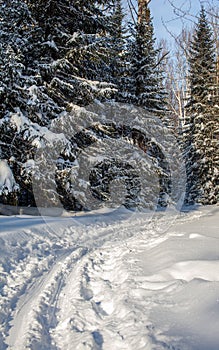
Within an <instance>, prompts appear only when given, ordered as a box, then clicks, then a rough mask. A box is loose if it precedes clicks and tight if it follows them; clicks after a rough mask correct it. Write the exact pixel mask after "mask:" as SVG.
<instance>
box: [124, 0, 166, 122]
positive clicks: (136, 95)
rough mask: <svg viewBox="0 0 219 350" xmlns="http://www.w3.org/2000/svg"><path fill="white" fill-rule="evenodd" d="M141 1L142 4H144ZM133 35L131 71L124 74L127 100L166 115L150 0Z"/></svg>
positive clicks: (129, 62)
mask: <svg viewBox="0 0 219 350" xmlns="http://www.w3.org/2000/svg"><path fill="white" fill-rule="evenodd" d="M140 5H141V4H140V2H139V6H140ZM143 5H144V6H143V8H141V10H142V11H141V12H140V11H139V12H140V15H139V17H138V22H137V24H136V28H135V32H134V34H133V39H131V40H130V42H129V44H128V50H129V57H128V65H127V68H128V72H126V75H125V77H124V87H125V89H124V90H123V96H124V100H127V99H128V100H129V101H130V102H131V103H134V104H136V105H139V106H141V107H143V108H145V109H146V110H147V111H149V112H152V113H153V114H155V115H158V116H160V117H162V116H163V115H164V114H165V112H166V107H165V106H166V103H165V97H166V94H165V92H164V88H163V86H162V81H163V76H162V72H161V70H160V69H159V67H158V64H157V61H158V52H159V50H157V49H155V38H154V29H153V23H152V19H151V15H150V10H149V8H148V5H147V2H146V1H144V4H143Z"/></svg>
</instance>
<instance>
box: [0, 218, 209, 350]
mask: <svg viewBox="0 0 219 350" xmlns="http://www.w3.org/2000/svg"><path fill="white" fill-rule="evenodd" d="M201 215H203V214H202V213H201V212H196V213H195V214H194V213H192V214H191V215H190V214H184V215H181V217H180V218H179V223H182V224H183V223H184V222H188V221H192V220H195V219H197V218H198V217H200V216H201ZM3 220H5V223H6V224H9V221H10V218H4V219H3ZM19 220H20V221H19ZM28 220H30V219H27V220H26V221H23V219H19V218H15V223H17V224H18V225H17V226H14V228H13V227H12V226H11V229H9V232H8V233H4V232H3V233H2V234H0V240H1V247H2V248H1V267H0V268H1V270H0V287H1V299H0V307H1V311H0V323H1V339H0V349H1V350H4V349H7V350H24V349H31V350H72V349H75V350H83V349H84V350H85V349H93V350H102V349H104V350H117V349H118V350H123V349H124V350H125V349H130V350H141V349H144V350H151V349H155V350H158V349H172V350H174V349H175V350H178V349H180V350H181V348H179V347H174V345H173V346H171V345H168V337H165V336H164V335H161V334H160V333H159V331H158V330H157V329H156V328H155V327H154V326H153V324H152V322H151V320H150V317H149V315H150V310H151V308H152V307H153V306H154V305H155V306H156V305H158V304H159V303H162V302H164V304H165V302H166V300H167V296H166V295H167V294H168V293H171V292H173V291H175V290H178V289H179V290H180V288H181V287H182V286H183V285H184V283H185V281H189V280H190V279H192V276H190V275H188V273H187V272H184V270H186V271H188V270H189V269H190V267H191V269H193V270H194V266H193V265H192V264H193V262H192V261H191V262H187V266H186V265H185V264H184V265H183V263H180V262H179V263H177V262H176V264H175V265H174V267H173V269H171V271H168V269H167V270H164V271H163V272H162V275H161V276H160V275H159V274H157V275H156V274H154V275H152V276H144V275H143V274H142V270H141V268H140V267H139V264H138V258H137V256H138V255H137V254H141V252H145V251H147V250H149V249H151V248H153V247H156V246H157V245H158V244H160V243H162V242H163V241H165V240H166V239H167V238H168V237H170V235H174V234H173V233H170V232H169V231H166V232H165V231H164V230H163V226H162V225H163V224H164V223H162V224H161V230H159V225H158V226H157V227H156V230H155V229H154V227H153V224H152V225H151V224H150V223H149V222H147V221H145V218H144V217H139V218H135V219H133V220H127V221H118V222H115V223H109V224H107V223H102V224H98V223H95V222H94V223H92V224H91V225H78V226H77V225H75V223H72V222H71V220H67V219H66V220H64V221H62V222H59V221H58V220H51V221H50V223H49V225H46V224H45V223H43V220H40V219H36V220H35V221H36V222H35V225H33V226H31V220H30V221H29V223H30V227H29V228H28V225H27V227H25V225H24V224H23V222H26V224H27V221H28ZM33 220H34V219H33ZM166 220H168V219H167V218H166ZM19 223H20V226H19ZM6 226H7V225H6ZM9 226H10V225H9ZM16 227H17V228H16ZM175 235H176V236H177V234H175ZM195 238H196V236H191V239H195ZM188 264H190V265H191V266H189V267H188ZM200 264H203V262H200ZM209 264H211V262H210V263H209ZM195 266H197V265H195ZM205 267H206V266H205ZM174 271H175V272H174ZM174 273H175V274H174ZM186 273H187V275H186ZM166 276H170V277H171V278H166ZM195 277H196V276H195ZM202 277H203V278H204V276H201V278H202ZM213 277H215V276H212V278H213ZM168 306H170V305H168ZM173 306H174V305H173ZM147 315H148V317H147ZM182 349H183V350H184V349H187V348H186V347H184V348H182Z"/></svg>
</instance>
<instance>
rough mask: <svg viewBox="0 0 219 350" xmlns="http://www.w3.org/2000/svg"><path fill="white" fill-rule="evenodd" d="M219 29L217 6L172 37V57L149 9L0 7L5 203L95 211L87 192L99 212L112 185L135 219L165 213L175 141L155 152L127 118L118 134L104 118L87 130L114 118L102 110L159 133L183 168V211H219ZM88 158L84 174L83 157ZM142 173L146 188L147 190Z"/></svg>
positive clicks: (111, 0)
mask: <svg viewBox="0 0 219 350" xmlns="http://www.w3.org/2000/svg"><path fill="white" fill-rule="evenodd" d="M152 1H153V0H152ZM127 9H128V11H129V13H128V14H127ZM218 24H219V7H218V8H214V9H212V8H211V7H210V6H207V5H206V7H203V6H200V12H199V14H198V16H197V17H195V18H194V23H193V24H192V26H189V27H186V26H185V27H184V28H183V29H182V32H181V33H180V35H178V36H174V33H173V36H174V49H172V48H170V47H169V43H168V41H167V40H165V39H163V40H159V41H158V40H156V36H155V33H154V27H153V18H152V15H151V12H150V1H148V0H139V1H138V2H137V1H136V2H134V0H133V2H132V1H127V7H126V10H125V9H124V3H123V2H122V1H120V0H107V1H105V0H98V1H95V0H86V1H83V0H79V1H67V0H64V1H63V0H62V1H59V0H57V1H51V0H48V1H46V2H44V1H41V0H38V1H35V0H24V1H20V0H10V1H7V0H5V1H0V106H1V107H0V204H2V205H9V206H24V207H36V206H40V207H49V206H52V207H59V206H60V203H61V205H63V207H64V208H65V209H66V210H73V211H78V210H86V209H90V208H92V209H93V207H92V206H89V203H88V202H89V201H88V200H87V199H86V200H85V199H84V198H85V197H86V194H87V187H88V186H90V189H91V192H92V198H93V200H94V202H95V200H97V201H98V205H99V206H100V203H103V205H104V202H105V201H107V200H109V197H110V195H112V191H113V189H112V188H111V187H110V183H111V182H112V180H115V182H116V181H117V180H119V179H122V180H123V182H124V187H125V189H124V190H125V192H126V195H125V200H124V202H123V203H122V204H123V205H125V206H126V207H127V208H131V207H134V206H138V205H139V203H140V205H143V206H145V207H147V208H151V205H153V204H154V203H155V202H156V204H157V205H158V206H159V207H161V208H162V207H164V208H165V207H166V206H167V205H168V201H169V200H170V199H169V197H170V196H169V194H170V193H171V188H172V186H173V184H172V181H173V180H172V177H173V174H171V171H170V169H169V165H168V161H167V159H166V157H165V152H164V150H163V146H162V145H163V144H164V145H166V146H164V147H169V146H168V143H167V144H166V143H165V142H166V138H167V137H165V140H164V142H163V141H162V142H163V143H162V142H161V143H160V144H159V142H156V140H154V139H153V137H152V136H153V133H152V134H150V135H148V134H147V132H144V130H143V129H141V128H137V127H136V126H135V123H131V124H130V122H129V121H128V119H127V122H124V123H122V122H120V123H118V124H116V123H115V122H111V123H110V122H109V121H108V119H106V118H105V117H104V116H103V117H101V118H102V119H101V118H100V119H101V122H100V121H99V122H96V123H93V124H92V123H91V125H90V126H88V127H87V126H86V125H87V124H86V123H85V119H86V121H87V120H88V119H89V118H91V119H92V115H94V114H95V113H97V114H98V113H99V114H101V113H103V114H104V113H108V112H106V111H105V109H104V108H105V106H107V108H108V109H109V108H110V110H112V109H113V110H114V111H118V113H119V111H120V108H122V110H125V109H127V110H129V109H128V108H129V107H128V106H131V107H132V109H133V110H136V111H138V110H141V111H143V114H144V118H145V119H146V121H145V123H146V124H147V130H151V129H153V128H154V129H157V126H156V125H159V130H160V133H161V132H163V134H164V135H168V142H169V143H171V147H172V148H174V147H177V149H179V150H180V152H179V153H180V156H182V159H179V158H178V161H179V162H180V163H181V162H182V163H184V164H185V178H186V184H185V196H184V198H183V201H184V204H186V205H193V204H195V203H200V204H204V205H206V204H207V205H208V204H216V203H217V202H218V200H219V25H218ZM89 106H92V107H91V108H90V107H89ZM118 106H120V107H118ZM121 106H122V107H121ZM117 107H118V108H117ZM96 111H99V112H96ZM136 113H137V112H136ZM147 116H148V117H147ZM135 117H136V114H135V113H133V120H134V119H135ZM89 120H90V119H89ZM93 120H95V118H94V119H93ZM104 120H106V121H105V122H104ZM123 120H124V121H125V117H124V119H123ZM154 120H158V121H157V122H156V123H155V122H154ZM78 123H79V124H80V125H84V127H83V128H82V129H80V128H78V129H77V126H78V125H79V124H78ZM83 123H84V124H83ZM154 123H155V124H154ZM63 125H65V128H62V126H63ZM73 125H74V127H73ZM66 128H67V132H66V133H65V132H64V131H63V130H65V129H66ZM151 135H152V136H151ZM171 138H173V140H174V142H171V140H172V139H171ZM108 140H109V142H110V141H111V143H108V144H107V145H108V146H107V147H108V148H107V149H106V148H105V146H104V145H105V143H106V141H108ZM121 140H123V141H124V140H125V142H123V143H122V144H120V141H121ZM96 141H98V147H99V148H98V149H97V147H96V148H95V143H96ZM113 144H115V147H116V148H119V147H121V145H123V146H122V148H123V149H122V155H121V157H120V158H118V157H116V156H114V157H111V159H110V157H107V156H106V155H108V154H110V152H111V153H113V151H112V150H113V148H112V147H113ZM132 145H134V146H137V148H138V149H139V152H142V154H143V153H144V154H146V155H147V157H148V158H147V159H148V162H150V164H152V166H151V168H150V169H152V170H151V172H152V174H155V175H154V176H157V177H158V179H159V180H158V184H156V185H154V184H153V185H151V186H150V174H149V172H150V171H149V169H148V168H147V169H146V166H145V165H144V164H143V165H142V164H141V160H138V159H137V160H136V161H135V163H133V164H135V165H131V164H129V162H128V160H127V159H128V156H127V158H126V154H129V153H130V152H131V151H130V147H131V146H132ZM88 148H89V150H90V151H89V152H90V153H89V157H88V159H87V164H88V163H89V161H90V162H91V161H93V163H92V167H91V171H90V173H89V174H88V175H87V174H86V172H87V170H86V167H85V168H83V169H82V170H81V169H79V168H80V164H79V163H78V161H77V158H78V155H79V154H82V156H83V154H84V153H86V152H85V151H86V150H87V149H88ZM54 149H56V150H57V149H58V150H59V151H58V153H57V152H54V153H53V152H52V151H53V150H54ZM172 151H173V152H174V150H171V152H172ZM98 152H99V156H98ZM45 154H46V155H48V154H49V157H48V156H46V157H45ZM82 156H81V157H82ZM104 156H105V157H104ZM111 156H112V154H111ZM94 158H95V159H94ZM85 164H86V160H85ZM138 167H139V169H141V170H140V172H141V174H142V173H145V174H146V175H145V177H146V178H147V181H146V184H145V188H143V189H142V188H141V187H142V184H140V180H139V177H138V176H139V175H138V174H139V173H137V168H138ZM85 175H86V176H85ZM83 176H85V177H84V179H83ZM152 176H153V175H152ZM175 177H177V179H178V181H179V183H180V179H179V178H181V175H179V176H175ZM33 178H34V181H33ZM85 178H86V179H85ZM85 180H86V181H85ZM76 184H77V186H76ZM143 187H144V182H143ZM157 187H158V188H157ZM114 191H117V189H115V190H114ZM141 191H143V192H144V191H145V193H146V195H145V197H144V200H141V199H139V193H140V192H141ZM173 197H174V196H173ZM172 200H174V198H172ZM94 204H95V203H94ZM101 205H102V204H101Z"/></svg>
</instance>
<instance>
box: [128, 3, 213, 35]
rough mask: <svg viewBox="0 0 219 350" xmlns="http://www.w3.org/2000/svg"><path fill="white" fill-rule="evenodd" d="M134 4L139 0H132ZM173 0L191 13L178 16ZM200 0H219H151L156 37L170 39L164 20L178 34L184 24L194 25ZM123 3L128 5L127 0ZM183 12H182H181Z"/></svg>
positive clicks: (170, 29) (171, 30)
mask: <svg viewBox="0 0 219 350" xmlns="http://www.w3.org/2000/svg"><path fill="white" fill-rule="evenodd" d="M132 2H133V4H136V7H137V2H138V1H137V0H132ZM170 2H172V3H173V4H174V5H175V6H176V7H178V8H181V9H182V10H183V11H184V12H185V13H187V14H190V15H187V16H186V19H185V16H184V17H183V18H182V17H181V18H180V17H179V16H177V14H176V13H174V8H173V7H172V6H171V5H170ZM200 2H201V3H202V4H203V5H204V6H206V4H207V3H211V4H212V3H217V5H218V0H210V1H209V0H208V1H205V0H202V1H200V0H170V1H168V0H151V2H150V9H151V14H152V17H153V23H154V29H155V37H156V38H157V39H158V40H159V39H161V38H167V39H170V38H171V35H169V34H168V31H167V30H166V29H165V26H164V24H163V23H162V22H164V23H165V25H166V26H167V28H168V30H169V31H170V32H171V33H173V34H174V35H177V34H179V33H180V31H181V29H182V27H183V25H190V26H191V25H192V23H193V22H194V21H196V16H197V15H198V13H199V11H200ZM123 5H124V7H125V8H126V7H127V1H125V0H124V1H123ZM181 14H182V13H181Z"/></svg>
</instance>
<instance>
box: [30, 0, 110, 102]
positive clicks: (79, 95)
mask: <svg viewBox="0 0 219 350" xmlns="http://www.w3.org/2000/svg"><path fill="white" fill-rule="evenodd" d="M106 3H107V2H106V1H104V0H102V1H64V2H63V1H49V2H48V3H47V4H46V6H45V4H44V2H42V1H35V0H29V1H28V6H29V8H30V9H31V11H32V13H33V16H34V18H35V20H36V21H37V23H38V24H39V26H40V30H41V31H42V38H43V39H42V42H41V43H40V44H38V46H40V47H41V53H40V52H39V53H38V57H36V60H37V65H38V66H39V67H40V69H41V75H42V76H43V78H44V81H45V82H46V86H47V89H48V92H49V95H50V97H51V98H52V99H54V100H55V101H56V102H57V103H58V104H59V105H60V106H64V107H65V108H67V107H68V104H69V103H75V104H79V105H86V104H88V103H90V102H92V101H93V100H94V99H96V98H97V99H98V98H99V99H102V98H105V97H108V96H110V95H111V93H112V94H114V90H115V89H114V86H113V85H112V84H110V83H108V84H107V82H108V81H110V79H109V78H108V75H109V72H110V69H109V40H107V33H108V32H109V31H112V26H111V20H110V14H111V8H112V6H113V1H110V2H108V3H107V6H106ZM45 47H46V48H48V53H47V54H46V55H45V53H44V48H45ZM42 50H43V51H42ZM103 72H104V74H103Z"/></svg>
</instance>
